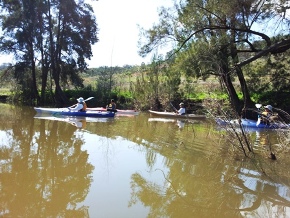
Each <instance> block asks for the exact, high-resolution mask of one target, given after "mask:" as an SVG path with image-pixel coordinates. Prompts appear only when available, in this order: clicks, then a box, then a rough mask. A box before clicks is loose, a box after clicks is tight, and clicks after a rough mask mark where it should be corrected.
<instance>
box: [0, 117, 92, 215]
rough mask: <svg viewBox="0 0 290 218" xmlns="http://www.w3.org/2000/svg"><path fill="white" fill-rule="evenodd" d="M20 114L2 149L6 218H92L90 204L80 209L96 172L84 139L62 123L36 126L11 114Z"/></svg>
mask: <svg viewBox="0 0 290 218" xmlns="http://www.w3.org/2000/svg"><path fill="white" fill-rule="evenodd" d="M15 115H16V116H19V119H15V117H14V118H13V119H10V123H9V125H7V126H6V128H7V129H10V130H9V131H7V133H6V134H9V135H8V136H6V137H7V138H9V141H7V142H5V145H3V146H1V150H0V154H1V160H2V162H1V168H0V169H1V199H2V201H1V208H0V211H1V216H3V217H88V212H87V208H86V207H85V206H83V207H81V208H76V204H77V203H78V202H82V201H84V199H85V197H86V195H87V193H88V190H89V187H90V183H91V180H92V178H91V173H92V171H93V166H92V165H91V164H89V163H88V162H87V160H88V154H87V152H86V151H82V150H81V146H82V144H83V139H82V138H77V137H75V136H74V130H73V129H71V128H63V127H65V126H64V125H60V123H58V122H51V123H48V122H45V121H44V120H43V121H41V122H40V123H39V125H34V120H33V119H30V120H31V122H27V120H25V122H24V121H22V119H21V116H20V114H10V116H15ZM8 116H9V115H8ZM1 118H2V119H4V118H3V117H1ZM5 118H6V119H7V117H5ZM11 121H14V122H13V123H11ZM64 133H65V134H64ZM64 136H65V137H64ZM7 199H10V200H9V201H7Z"/></svg>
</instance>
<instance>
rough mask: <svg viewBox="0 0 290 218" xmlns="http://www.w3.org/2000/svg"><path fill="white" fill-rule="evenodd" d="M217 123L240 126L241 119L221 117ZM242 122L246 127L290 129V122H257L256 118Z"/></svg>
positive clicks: (217, 119) (242, 120)
mask: <svg viewBox="0 0 290 218" xmlns="http://www.w3.org/2000/svg"><path fill="white" fill-rule="evenodd" d="M216 123H217V124H218V125H221V126H224V125H228V126H233V127H237V126H239V120H238V119H235V120H224V119H221V118H216ZM241 124H242V126H243V127H244V128H256V129H257V128H259V129H288V128H290V124H285V123H279V122H276V123H270V124H264V123H259V124H258V123H257V121H256V120H250V119H241Z"/></svg>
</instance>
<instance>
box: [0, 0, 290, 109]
mask: <svg viewBox="0 0 290 218" xmlns="http://www.w3.org/2000/svg"><path fill="white" fill-rule="evenodd" d="M267 2H268V1H262V2H261V1H255V0H254V1H239V0H233V1H230V2H229V1H228V0H221V1H219V2H218V3H217V2H216V1H215V0H208V1H203V2H199V1H195V0H186V1H181V2H179V3H177V4H175V5H174V6H173V7H172V8H163V7H162V8H160V13H159V22H157V23H155V24H154V25H153V26H152V28H149V29H147V30H145V29H141V30H140V42H139V54H140V55H141V56H146V55H147V54H149V53H150V52H154V51H156V48H158V47H159V46H163V45H164V44H166V43H168V42H169V41H171V42H172V41H173V42H174V43H173V48H172V50H171V51H170V52H169V53H168V54H167V55H166V56H157V55H156V56H155V57H153V59H152V62H151V63H150V64H148V65H145V64H142V65H141V66H129V65H126V66H123V67H116V66H114V67H110V66H104V67H99V68H94V69H87V68H86V67H87V65H86V61H85V60H86V58H90V57H91V55H92V51H91V45H93V44H94V43H97V41H98V37H97V33H98V29H97V23H96V20H95V17H94V13H93V11H92V8H91V7H90V5H88V4H86V3H84V2H82V1H81V2H78V3H77V2H75V1H69V0H64V1H61V2H58V1H55V2H53V3H51V4H49V5H47V4H46V3H47V2H46V1H39V2H37V3H36V2H34V4H30V3H28V2H27V1H24V0H18V1H16V2H15V1H13V2H6V1H5V2H4V1H1V0H0V3H2V4H0V9H1V10H2V12H3V13H2V16H0V19H1V20H0V21H1V22H0V23H1V25H2V29H3V35H2V37H1V41H0V50H1V51H4V52H6V53H13V54H15V57H16V59H17V62H16V64H15V65H13V66H8V67H7V68H5V70H2V71H1V72H2V73H1V81H2V82H7V83H8V82H9V84H10V86H11V87H13V89H12V91H13V98H14V99H17V100H18V101H21V102H25V103H27V104H45V103H47V102H52V103H55V104H59V105H64V104H68V102H69V100H70V99H71V100H73V99H75V98H76V97H77V96H79V95H83V96H82V97H84V98H86V97H90V95H94V96H96V97H97V99H98V100H99V103H100V104H105V102H106V101H108V99H110V98H116V99H117V100H119V101H120V102H122V103H124V105H130V106H132V105H134V106H136V107H137V108H139V109H144V110H145V109H148V108H159V109H164V108H166V107H167V106H168V105H169V102H171V101H177V102H178V101H186V100H188V99H198V100H199V99H207V98H208V99H210V98H211V99H214V98H223V99H225V98H227V99H228V100H229V101H228V102H229V103H230V105H231V107H232V108H233V109H234V110H235V111H236V112H237V113H240V112H241V111H242V110H243V109H244V108H248V107H253V106H254V105H255V103H256V102H259V103H262V104H272V105H273V106H274V107H283V108H287V107H288V109H289V105H290V100H289V97H288V96H289V88H290V87H289V84H290V83H289V78H290V75H289V71H290V70H289V65H290V64H289V48H290V34H289V25H290V19H289V7H288V5H287V3H286V2H285V1H282V0H275V1H270V2H271V4H268V3H267ZM68 4H72V7H69V9H68V7H67V5H68ZM52 11H53V13H51V12H52ZM35 21H37V22H35ZM270 21H271V22H270ZM269 24H271V25H272V28H269ZM266 30H267V31H266ZM278 30H279V31H278ZM20 51H21V52H20Z"/></svg>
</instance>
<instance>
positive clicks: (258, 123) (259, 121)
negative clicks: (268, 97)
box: [256, 117, 261, 126]
mask: <svg viewBox="0 0 290 218" xmlns="http://www.w3.org/2000/svg"><path fill="white" fill-rule="evenodd" d="M260 123H261V118H260V117H259V118H258V120H257V123H256V126H259V125H260Z"/></svg>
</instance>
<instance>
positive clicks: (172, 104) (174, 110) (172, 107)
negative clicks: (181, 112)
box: [170, 102, 178, 112]
mask: <svg viewBox="0 0 290 218" xmlns="http://www.w3.org/2000/svg"><path fill="white" fill-rule="evenodd" d="M170 105H171V107H172V108H173V110H174V111H175V112H176V111H178V110H177V109H176V108H175V107H174V105H173V104H172V103H171V102H170Z"/></svg>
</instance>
